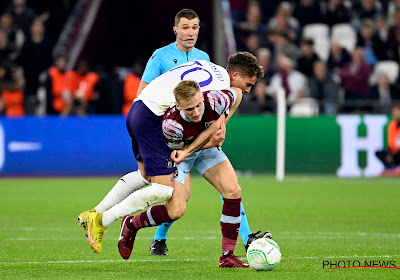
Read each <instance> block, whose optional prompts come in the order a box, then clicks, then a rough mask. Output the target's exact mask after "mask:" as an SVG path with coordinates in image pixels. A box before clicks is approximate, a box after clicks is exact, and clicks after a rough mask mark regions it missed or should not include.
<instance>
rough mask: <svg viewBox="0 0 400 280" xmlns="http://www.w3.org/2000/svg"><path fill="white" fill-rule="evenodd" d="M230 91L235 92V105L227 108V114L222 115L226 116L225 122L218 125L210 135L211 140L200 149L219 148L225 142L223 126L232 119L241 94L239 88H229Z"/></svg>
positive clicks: (224, 128)
mask: <svg viewBox="0 0 400 280" xmlns="http://www.w3.org/2000/svg"><path fill="white" fill-rule="evenodd" d="M231 90H233V91H235V92H236V99H235V103H234V104H233V105H232V106H231V107H230V108H229V114H226V112H225V113H224V114H223V115H225V116H226V119H225V121H223V122H222V123H221V125H220V128H219V129H218V130H217V131H216V132H215V133H214V134H213V135H212V137H211V139H210V140H209V141H208V142H207V143H206V144H205V145H204V146H203V148H202V149H209V148H213V147H221V146H222V144H223V143H224V141H225V135H226V127H225V124H226V123H227V122H228V120H229V119H230V118H231V117H232V115H233V114H234V113H235V111H236V109H237V108H238V107H239V105H240V103H241V101H242V97H243V93H242V90H241V89H240V88H237V87H231Z"/></svg>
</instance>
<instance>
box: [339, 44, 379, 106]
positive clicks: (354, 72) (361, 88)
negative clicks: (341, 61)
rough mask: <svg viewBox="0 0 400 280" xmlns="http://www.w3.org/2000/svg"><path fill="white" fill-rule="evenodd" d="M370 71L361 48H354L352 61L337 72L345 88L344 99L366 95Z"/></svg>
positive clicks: (362, 97) (364, 96)
mask: <svg viewBox="0 0 400 280" xmlns="http://www.w3.org/2000/svg"><path fill="white" fill-rule="evenodd" d="M370 73H371V68H370V66H369V65H368V64H367V63H366V62H365V61H364V52H363V50H362V48H356V49H355V50H354V53H353V57H352V61H351V62H350V63H348V64H347V65H345V66H344V67H343V68H342V69H341V70H340V73H339V76H340V79H341V81H342V87H343V89H344V90H345V99H346V101H348V100H360V99H365V98H366V97H367V92H368V80H369V75H370Z"/></svg>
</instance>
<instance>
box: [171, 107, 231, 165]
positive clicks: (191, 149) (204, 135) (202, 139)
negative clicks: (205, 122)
mask: <svg viewBox="0 0 400 280" xmlns="http://www.w3.org/2000/svg"><path fill="white" fill-rule="evenodd" d="M223 121H225V115H224V114H222V115H221V116H220V117H219V119H218V120H216V121H215V122H214V123H213V124H212V125H210V126H209V127H208V128H207V129H205V130H204V131H203V132H201V133H200V134H199V136H197V138H196V139H195V140H194V141H193V143H191V144H190V145H189V146H188V147H186V148H185V149H183V150H174V151H172V153H171V159H172V160H173V161H174V162H175V163H177V164H179V163H181V162H182V161H184V160H185V159H186V158H187V157H188V156H190V155H191V154H193V153H195V152H197V151H200V150H201V149H202V148H203V147H204V146H205V145H206V144H207V142H208V141H209V140H210V139H211V137H212V135H213V134H214V133H215V132H217V131H218V130H219V129H220V127H221V123H222V122H223Z"/></svg>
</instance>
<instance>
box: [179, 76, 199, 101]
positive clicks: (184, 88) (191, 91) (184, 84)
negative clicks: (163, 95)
mask: <svg viewBox="0 0 400 280" xmlns="http://www.w3.org/2000/svg"><path fill="white" fill-rule="evenodd" d="M199 91H200V86H199V84H198V83H197V82H196V81H193V80H184V81H181V82H180V83H179V84H178V85H177V86H176V87H175V88H174V96H175V100H176V102H177V103H180V102H181V101H187V100H190V99H191V98H193V96H195V95H196V93H198V92H199Z"/></svg>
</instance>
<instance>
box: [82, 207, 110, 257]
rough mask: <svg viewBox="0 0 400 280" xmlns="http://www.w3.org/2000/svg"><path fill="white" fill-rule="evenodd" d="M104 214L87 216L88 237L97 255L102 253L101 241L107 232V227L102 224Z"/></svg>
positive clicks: (94, 213)
mask: <svg viewBox="0 0 400 280" xmlns="http://www.w3.org/2000/svg"><path fill="white" fill-rule="evenodd" d="M102 216H103V215H102V214H100V213H96V212H89V213H88V214H87V236H88V242H89V244H90V246H91V247H92V249H93V251H95V252H96V253H97V254H100V253H101V240H102V239H103V235H104V233H105V232H106V230H107V227H105V226H103V224H102V221H101V220H102Z"/></svg>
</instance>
